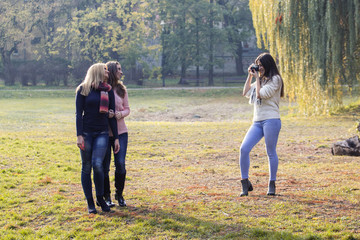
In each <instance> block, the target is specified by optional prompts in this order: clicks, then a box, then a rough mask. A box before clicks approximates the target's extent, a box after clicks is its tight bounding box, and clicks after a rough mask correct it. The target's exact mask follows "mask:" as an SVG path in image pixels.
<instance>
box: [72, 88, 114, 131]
mask: <svg viewBox="0 0 360 240" xmlns="http://www.w3.org/2000/svg"><path fill="white" fill-rule="evenodd" d="M81 89H82V88H80V90H79V91H78V92H77V93H76V135H77V136H79V135H83V133H84V132H104V131H109V125H110V128H111V131H112V132H113V133H115V134H114V136H117V135H118V131H117V122H116V119H115V118H108V114H107V113H100V112H99V109H100V91H98V90H95V89H91V91H90V93H89V95H88V96H84V95H81V94H80V92H81ZM109 109H112V110H113V111H114V112H115V96H114V92H113V90H110V91H109Z"/></svg>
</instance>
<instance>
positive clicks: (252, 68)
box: [250, 64, 259, 72]
mask: <svg viewBox="0 0 360 240" xmlns="http://www.w3.org/2000/svg"><path fill="white" fill-rule="evenodd" d="M250 69H251V70H255V71H256V72H258V71H259V65H256V64H252V65H251V67H250Z"/></svg>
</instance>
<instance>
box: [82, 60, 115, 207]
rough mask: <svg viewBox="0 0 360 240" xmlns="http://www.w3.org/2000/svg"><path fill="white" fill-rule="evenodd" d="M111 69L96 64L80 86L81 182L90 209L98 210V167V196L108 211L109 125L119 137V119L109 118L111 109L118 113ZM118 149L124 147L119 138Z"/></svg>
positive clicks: (102, 205)
mask: <svg viewBox="0 0 360 240" xmlns="http://www.w3.org/2000/svg"><path fill="white" fill-rule="evenodd" d="M108 74H109V71H108V70H107V67H106V65H105V64H103V63H96V64H94V65H92V66H91V67H90V68H89V69H88V71H87V73H86V77H85V79H84V81H83V82H82V83H81V84H80V85H79V86H78V87H77V88H76V132H77V146H78V147H79V148H80V155H81V159H82V169H81V184H82V187H83V190H84V194H85V197H86V200H87V204H88V212H89V213H96V212H97V211H96V208H95V204H94V199H93V196H92V183H91V168H93V170H94V184H95V190H96V199H97V201H98V203H99V205H100V206H101V209H102V210H103V211H104V212H109V211H110V207H109V206H108V205H107V204H106V202H105V201H104V198H103V195H104V170H103V161H104V157H105V153H106V150H107V147H108V141H109V126H110V128H111V131H112V132H113V133H116V135H115V136H117V123H116V119H115V118H108V111H109V109H110V110H112V111H114V112H115V97H114V92H113V90H112V89H111V86H110V85H108V84H107V83H106V80H107V79H108ZM114 144H115V146H114V152H115V151H116V152H118V151H119V149H120V145H119V141H115V143H114Z"/></svg>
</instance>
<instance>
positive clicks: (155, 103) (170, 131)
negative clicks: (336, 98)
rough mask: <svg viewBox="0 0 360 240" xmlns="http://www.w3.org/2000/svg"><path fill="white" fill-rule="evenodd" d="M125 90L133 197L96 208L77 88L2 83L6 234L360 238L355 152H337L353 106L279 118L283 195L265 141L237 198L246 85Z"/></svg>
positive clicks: (1, 216)
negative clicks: (86, 183) (83, 174)
mask: <svg viewBox="0 0 360 240" xmlns="http://www.w3.org/2000/svg"><path fill="white" fill-rule="evenodd" d="M157 94H158V95H157ZM47 95H48V97H47ZM56 96H57V97H56ZM129 96H131V97H130V105H131V111H132V113H131V116H130V117H129V119H128V121H127V125H128V128H129V146H128V156H127V182H126V188H125V198H126V200H127V203H128V207H127V208H119V207H116V208H115V209H114V211H113V212H112V213H106V214H104V213H101V210H100V209H98V210H99V212H100V213H99V214H97V215H89V214H87V209H86V201H85V198H84V194H83V191H82V187H81V183H80V171H81V160H80V156H79V150H78V149H77V147H76V144H75V141H76V137H75V108H74V101H75V99H74V92H73V91H70V90H69V91H54V92H47V93H46V94H45V93H43V92H31V91H26V94H25V96H24V95H21V97H20V94H18V92H16V91H14V92H13V93H5V92H4V95H2V97H0V104H1V105H2V106H7V107H6V108H1V109H0V210H1V211H0V228H1V229H2V231H0V239H72V238H75V239H99V238H102V239H360V228H359V224H358V216H359V215H360V208H359V206H360V165H359V159H358V158H356V157H347V156H332V155H331V153H330V146H331V144H332V143H334V142H336V141H338V140H342V139H346V138H348V137H349V136H352V134H356V131H352V130H351V129H353V126H354V122H353V118H352V116H351V115H342V116H336V117H335V116H334V117H319V118H316V119H315V118H312V119H308V118H303V117H294V116H283V123H282V131H281V133H280V139H279V143H278V154H279V159H280V160H279V161H280V165H279V171H278V181H277V193H278V195H277V196H276V197H269V196H267V195H266V190H267V181H268V163H267V156H266V152H265V144H264V141H263V140H262V141H261V142H260V143H259V144H258V145H257V146H256V147H255V148H254V150H253V151H252V152H251V154H250V157H251V168H250V176H251V180H252V183H253V185H254V191H253V192H251V193H250V194H249V196H248V197H246V198H241V197H239V194H240V191H241V187H240V186H241V184H240V180H241V177H240V170H239V163H238V161H239V152H238V150H239V146H240V144H241V141H242V139H243V137H244V135H245V133H246V131H247V129H248V127H249V126H250V124H251V114H252V109H251V106H250V105H248V104H247V101H246V100H243V99H240V96H239V91H238V89H231V90H199V91H196V90H192V89H191V90H180V91H175V90H169V92H165V91H163V90H156V91H146V90H136V91H135V90H133V91H130V92H129ZM239 112H241V114H239ZM195 115H196V116H198V117H194V116H195ZM113 170H114V166H113V164H112V166H111V176H110V178H111V187H112V191H113V192H114V190H113V186H114V176H113Z"/></svg>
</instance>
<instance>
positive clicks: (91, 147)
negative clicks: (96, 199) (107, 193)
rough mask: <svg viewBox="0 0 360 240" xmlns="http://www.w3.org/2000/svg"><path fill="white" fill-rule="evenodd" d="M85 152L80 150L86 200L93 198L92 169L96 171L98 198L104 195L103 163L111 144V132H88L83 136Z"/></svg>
mask: <svg viewBox="0 0 360 240" xmlns="http://www.w3.org/2000/svg"><path fill="white" fill-rule="evenodd" d="M83 136H84V142H85V150H84V151H83V150H80V154H81V159H82V169H81V184H82V187H83V190H84V194H85V197H86V199H90V198H92V184H91V169H93V170H94V184H95V190H96V196H103V195H104V168H103V162H104V157H105V154H106V151H107V147H108V142H109V132H108V131H106V132H87V133H84V134H83Z"/></svg>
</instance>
